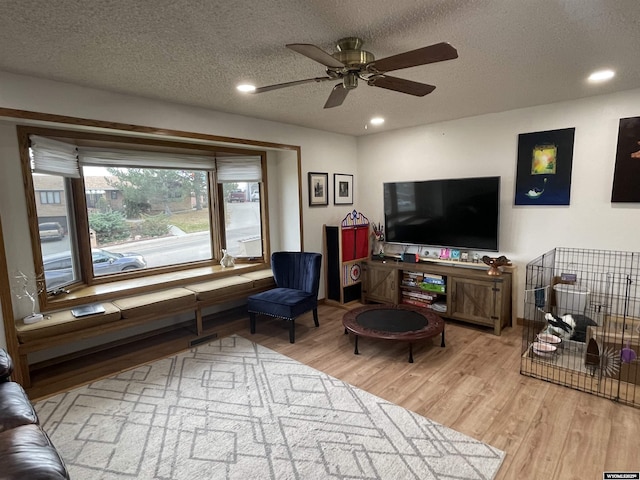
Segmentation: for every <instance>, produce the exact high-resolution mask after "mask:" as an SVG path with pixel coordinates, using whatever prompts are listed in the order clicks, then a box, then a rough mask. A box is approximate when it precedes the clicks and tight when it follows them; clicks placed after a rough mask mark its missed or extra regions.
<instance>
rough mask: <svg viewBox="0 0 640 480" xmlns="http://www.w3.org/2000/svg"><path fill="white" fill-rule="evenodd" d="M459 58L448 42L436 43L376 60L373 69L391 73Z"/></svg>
mask: <svg viewBox="0 0 640 480" xmlns="http://www.w3.org/2000/svg"><path fill="white" fill-rule="evenodd" d="M454 58H458V51H457V50H456V49H455V48H453V47H452V46H451V45H449V44H448V43H447V42H441V43H436V44H435V45H430V46H428V47H422V48H418V49H417V50H411V51H410V52H405V53H399V54H398V55H393V56H391V57H387V58H383V59H381V60H376V61H375V62H373V63H371V65H370V66H371V68H372V69H373V70H377V71H378V72H381V73H384V72H391V71H393V70H400V69H402V68H409V67H415V66H418V65H426V64H428V63H435V62H442V61H444V60H453V59H454Z"/></svg>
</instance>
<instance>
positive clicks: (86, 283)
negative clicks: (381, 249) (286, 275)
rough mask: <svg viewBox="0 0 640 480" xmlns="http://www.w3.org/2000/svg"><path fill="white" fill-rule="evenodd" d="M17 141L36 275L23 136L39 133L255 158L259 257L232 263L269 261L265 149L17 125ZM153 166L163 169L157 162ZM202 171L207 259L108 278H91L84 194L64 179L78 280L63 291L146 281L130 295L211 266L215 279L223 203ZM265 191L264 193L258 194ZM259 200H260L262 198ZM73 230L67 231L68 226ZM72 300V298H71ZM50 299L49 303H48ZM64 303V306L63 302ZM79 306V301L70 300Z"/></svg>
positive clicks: (38, 259)
mask: <svg viewBox="0 0 640 480" xmlns="http://www.w3.org/2000/svg"><path fill="white" fill-rule="evenodd" d="M17 131H18V141H19V145H20V157H21V163H22V169H23V180H24V185H25V194H26V197H27V208H28V211H29V212H31V213H30V215H29V227H30V232H31V243H32V252H33V257H34V265H35V273H36V275H37V276H38V275H42V276H44V265H43V258H42V250H41V242H40V238H39V232H38V217H37V213H36V212H37V209H36V192H35V190H34V185H33V177H32V172H31V163H30V158H29V146H30V141H29V136H30V135H34V134H35V135H40V136H45V137H49V138H53V139H58V140H60V141H67V142H69V143H76V144H77V145H79V146H80V145H90V146H99V147H101V148H102V147H104V148H133V149H136V150H141V151H145V152H152V153H153V152H157V153H163V152H175V151H180V152H182V153H193V154H194V155H198V154H203V153H204V154H206V155H209V156H221V157H233V156H259V157H260V164H261V170H262V177H263V178H262V181H261V182H260V184H261V185H260V187H259V188H260V192H261V197H260V231H261V238H262V257H261V258H256V257H245V258H243V257H240V258H237V259H236V263H237V264H242V263H251V264H255V263H269V262H268V259H269V258H270V248H269V239H268V228H267V225H268V208H267V198H266V191H267V184H266V181H267V168H266V157H267V154H266V151H265V150H253V149H240V148H234V147H222V146H219V145H215V144H212V143H211V144H203V143H190V142H188V141H172V140H160V139H156V138H147V137H138V136H119V135H113V134H102V133H95V132H84V131H77V130H59V129H53V128H44V127H37V126H23V125H20V126H18V127H17ZM157 168H163V165H162V164H161V163H159V164H158V166H157ZM203 171H206V172H207V181H208V190H209V191H208V195H207V197H208V208H209V216H210V221H209V239H210V243H211V252H212V258H211V259H210V260H201V261H196V262H189V263H183V264H177V265H169V266H162V267H153V268H147V269H140V270H133V271H130V272H126V273H118V274H109V275H99V276H97V275H95V274H94V272H93V264H92V254H91V245H90V238H89V235H82V234H81V232H87V231H88V230H89V222H88V209H87V203H86V191H85V186H84V178H83V177H82V178H68V179H67V181H68V183H69V185H70V188H71V191H70V194H71V195H70V196H71V197H72V198H71V200H72V201H71V211H72V215H71V217H72V218H70V219H69V221H70V228H69V232H68V233H69V241H70V242H74V244H75V248H76V249H77V252H78V261H79V278H80V280H79V281H78V282H75V283H72V284H70V285H67V286H65V287H64V290H67V291H71V292H74V291H77V290H80V289H84V288H86V287H97V286H100V288H101V289H102V290H104V288H102V287H106V289H107V290H108V286H109V284H110V283H114V282H120V281H123V280H128V279H138V278H143V277H149V279H148V281H144V282H140V284H146V285H147V286H143V287H138V288H136V287H132V288H131V292H130V293H135V291H148V290H149V287H148V284H149V283H153V277H154V276H157V277H158V278H159V279H160V278H163V277H165V276H166V275H164V274H166V273H169V272H176V271H185V272H183V273H184V275H181V276H182V277H183V278H185V282H184V283H186V281H188V278H189V275H188V273H189V272H188V271H189V270H193V271H194V276H199V275H201V272H202V267H212V268H213V269H214V271H213V275H214V276H215V275H216V273H217V272H216V270H215V269H216V268H218V267H219V266H220V264H219V262H220V258H221V251H222V249H223V248H226V246H225V242H226V232H225V227H224V225H225V223H224V199H223V198H222V188H221V184H219V183H218V181H217V178H216V174H215V171H214V170H209V169H203ZM263 192H265V193H263ZM263 196H264V198H263ZM72 226H73V227H75V228H73V227H72ZM72 296H73V295H72ZM39 297H40V298H39V300H40V307H41V310H42V311H47V310H50V309H52V308H53V307H54V303H55V306H56V308H57V307H58V304H59V303H60V299H59V298H57V295H54V293H53V292H41V293H40V295H39ZM54 299H55V300H56V301H55V302H53V300H54ZM63 303H64V302H63ZM71 303H80V302H71Z"/></svg>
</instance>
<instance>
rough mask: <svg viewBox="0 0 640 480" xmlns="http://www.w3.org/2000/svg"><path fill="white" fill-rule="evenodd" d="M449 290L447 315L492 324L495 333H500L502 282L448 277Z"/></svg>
mask: <svg viewBox="0 0 640 480" xmlns="http://www.w3.org/2000/svg"><path fill="white" fill-rule="evenodd" d="M449 292H450V297H451V304H450V311H449V312H448V314H447V316H448V317H451V318H455V319H457V320H462V321H465V322H471V323H477V324H480V325H488V326H492V327H494V332H495V334H496V335H500V329H501V325H502V318H501V310H502V309H501V306H502V282H500V281H496V280H490V279H488V280H480V279H465V278H458V277H449Z"/></svg>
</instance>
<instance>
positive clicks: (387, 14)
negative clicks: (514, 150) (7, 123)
mask: <svg viewBox="0 0 640 480" xmlns="http://www.w3.org/2000/svg"><path fill="white" fill-rule="evenodd" d="M0 12H1V13H0V70H4V71H8V72H13V73H19V74H26V75H32V76H37V77H42V78H48V79H53V80H59V81H63V82H70V83H74V84H78V85H84V86H89V87H95V88H100V89H105V90H110V91H115V92H120V93H126V94H132V95H138V96H143V97H149V98H155V99H162V100H167V101H172V102H178V103H182V104H188V105H196V106H200V107H205V108H211V109H214V110H218V111H222V112H230V113H236V114H240V115H247V116H251V117H256V118H262V119H268V120H275V121H279V122H285V123H291V124H295V125H302V126H307V127H311V128H317V129H322V130H328V131H334V132H340V133H346V134H350V135H364V134H366V133H373V132H377V131H380V130H390V129H397V128H403V127H410V126H415V125H421V124H427V123H433V122H438V121H443V120H451V119H456V118H462V117H467V116H473V115H479V114H485V113H489V112H499V111H504V110H510V109H514V108H520V107H526V106H533V105H540V104H547V103H553V102H558V101H562V100H570V99H576V98H581V97H586V96H590V95H600V94H604V93H611V92H615V91H621V90H629V89H633V88H638V87H640V62H639V61H638V58H639V52H640V1H639V0H521V1H517V0H485V1H480V0H423V1H414V0H395V1H389V0H346V1H345V0H343V1H337V0H305V1H301V0H264V1H258V0H235V1H207V0H137V1H132V0H55V1H50V2H45V1H42V0H2V2H1V3H0ZM347 36H358V37H361V38H362V39H363V40H364V42H365V44H364V48H365V49H366V50H368V51H370V52H372V53H373V54H374V55H375V56H376V58H379V59H380V58H384V57H387V56H390V55H394V54H397V53H402V52H405V51H408V50H413V49H416V48H420V47H423V46H427V45H431V44H433V43H438V42H441V41H446V42H449V43H451V44H452V45H453V46H454V47H456V48H457V50H458V54H459V58H458V59H456V60H450V61H446V62H441V63H436V64H431V65H424V66H420V67H413V68H409V69H405V70H399V71H396V72H394V73H393V75H394V76H397V77H402V78H407V79H410V80H415V81H419V82H424V83H429V84H433V85H436V86H437V88H436V90H435V91H434V92H433V93H431V94H430V95H427V96H425V97H422V98H419V97H413V96H410V95H405V94H401V93H397V92H393V91H389V90H384V89H381V88H376V87H371V86H368V85H366V84H365V83H364V82H361V83H360V86H359V87H358V88H357V89H356V90H354V91H351V92H350V94H349V96H348V97H347V99H346V100H345V102H344V104H343V105H342V106H341V107H337V108H333V109H323V105H324V103H325V101H326V99H327V97H328V95H329V93H330V91H331V88H332V86H333V84H334V82H323V83H310V84H305V85H298V86H294V87H289V88H285V89H281V90H275V91H271V92H265V93H261V94H257V95H246V94H241V93H239V92H237V91H236V90H235V85H237V84H238V83H241V82H250V83H254V84H256V85H257V86H262V85H269V84H273V83H281V82H287V81H292V80H300V79H305V78H311V77H319V76H324V68H323V67H322V66H321V65H320V64H318V63H315V62H314V61H312V60H310V59H308V58H306V57H304V56H302V55H300V54H298V53H295V52H293V51H291V50H289V49H287V48H285V44H288V43H312V44H315V45H318V46H319V47H321V48H322V49H323V50H325V51H327V52H329V53H331V52H333V51H334V44H335V42H336V41H337V40H338V39H340V38H342V37H347ZM604 67H608V68H613V69H615V70H616V72H617V74H616V77H615V78H614V79H613V81H611V82H609V83H607V84H601V85H597V86H593V85H589V84H587V82H586V81H585V78H586V77H587V75H588V74H589V73H590V72H591V71H593V70H595V69H600V68H604ZM0 88H1V86H0ZM374 115H381V116H384V117H385V118H386V123H385V124H384V125H383V126H382V127H369V128H368V130H367V129H365V125H366V124H367V122H368V120H369V119H370V118H371V117H372V116H374Z"/></svg>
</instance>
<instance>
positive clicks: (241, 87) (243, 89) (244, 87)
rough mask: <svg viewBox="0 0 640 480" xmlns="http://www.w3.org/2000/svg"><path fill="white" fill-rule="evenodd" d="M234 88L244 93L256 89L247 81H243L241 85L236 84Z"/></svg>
mask: <svg viewBox="0 0 640 480" xmlns="http://www.w3.org/2000/svg"><path fill="white" fill-rule="evenodd" d="M236 88H237V89H238V90H239V91H241V92H244V93H251V92H255V91H256V87H255V85H249V84H248V83H243V84H242V85H238V86H237V87H236Z"/></svg>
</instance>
